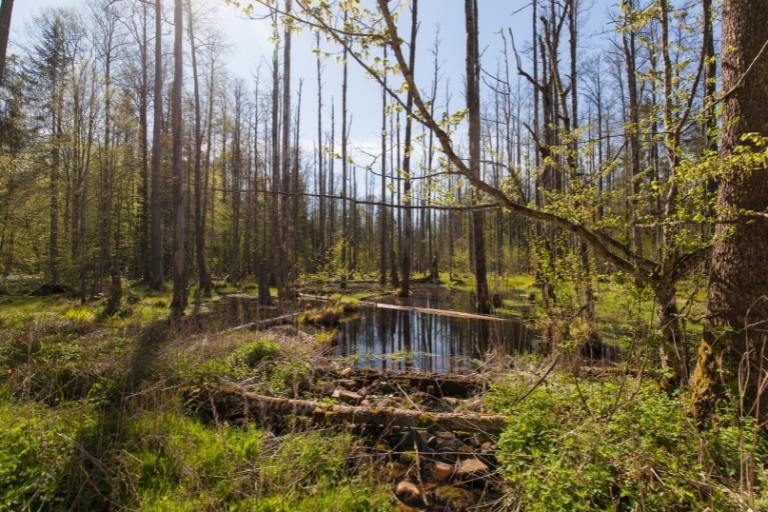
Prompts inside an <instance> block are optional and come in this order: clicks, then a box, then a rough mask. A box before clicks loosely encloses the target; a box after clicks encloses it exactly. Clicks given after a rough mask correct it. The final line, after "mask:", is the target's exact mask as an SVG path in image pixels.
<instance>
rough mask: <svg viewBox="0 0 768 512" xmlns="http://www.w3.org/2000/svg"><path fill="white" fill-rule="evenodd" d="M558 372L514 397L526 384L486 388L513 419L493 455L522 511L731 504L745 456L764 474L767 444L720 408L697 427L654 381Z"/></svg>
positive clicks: (732, 507) (735, 500)
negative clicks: (581, 379)
mask: <svg viewBox="0 0 768 512" xmlns="http://www.w3.org/2000/svg"><path fill="white" fill-rule="evenodd" d="M565 379H566V378H565V377H561V378H553V379H552V380H551V382H550V384H551V385H547V386H540V387H539V388H537V389H536V390H535V391H534V392H533V393H531V394H530V395H529V396H528V397H526V398H525V399H524V400H522V402H520V403H519V404H516V400H517V398H518V397H520V396H522V394H523V393H524V392H525V391H526V390H527V389H528V385H529V384H528V383H520V382H518V383H516V384H511V385H505V386H499V387H497V388H496V389H495V390H494V391H493V393H492V396H491V403H492V404H493V406H494V407H495V408H496V409H497V410H500V411H503V412H504V413H506V414H508V415H509V418H510V423H509V427H508V428H507V429H506V430H505V432H504V433H503V434H502V436H501V438H500V440H499V449H500V453H499V458H500V462H501V469H502V473H503V475H504V477H505V479H506V480H507V481H508V482H509V484H510V486H511V491H512V492H511V499H512V500H513V501H514V502H515V503H516V505H517V506H519V507H520V508H522V509H524V510H527V511H542V512H543V511H548V510H584V511H587V510H589V511H594V510H680V511H683V510H702V509H705V508H709V509H711V510H735V509H738V508H739V507H740V506H741V505H742V502H741V501H740V500H741V498H743V496H740V495H739V492H738V489H739V480H738V478H739V475H740V464H741V463H742V462H743V461H744V456H745V455H748V456H750V457H754V460H755V461H756V464H758V465H759V466H758V468H757V470H758V471H757V472H758V474H762V471H763V468H762V466H761V464H762V463H761V462H760V461H761V460H763V459H762V457H763V455H764V454H765V445H764V443H763V442H757V441H755V440H756V439H760V438H759V437H758V436H756V435H755V431H754V427H753V426H752V425H751V423H749V422H747V423H746V424H744V423H742V424H740V423H739V421H737V419H736V418H735V417H734V415H733V414H730V413H728V412H727V411H723V412H722V413H721V416H720V418H719V419H720V421H719V426H718V427H717V428H716V429H713V430H711V431H707V432H699V431H698V430H697V428H696V426H695V425H694V424H693V423H692V421H691V420H690V419H689V418H688V417H687V415H686V408H685V399H684V398H681V397H680V396H670V395H668V394H667V393H665V392H663V391H662V390H661V389H659V388H658V387H657V386H656V385H655V384H652V383H645V382H639V381H636V380H634V379H629V380H628V381H627V383H625V384H624V385H622V384H621V383H619V382H615V381H608V382H590V383H582V384H580V385H577V384H575V383H574V382H573V381H572V380H571V381H566V380H565Z"/></svg>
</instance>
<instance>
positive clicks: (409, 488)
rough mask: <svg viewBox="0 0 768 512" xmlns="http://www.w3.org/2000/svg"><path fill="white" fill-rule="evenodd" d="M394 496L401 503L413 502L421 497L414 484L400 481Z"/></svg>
mask: <svg viewBox="0 0 768 512" xmlns="http://www.w3.org/2000/svg"><path fill="white" fill-rule="evenodd" d="M395 494H397V497H398V498H400V499H401V500H403V501H413V500H416V499H419V498H420V497H421V491H420V490H419V488H418V487H416V484H414V483H413V482H410V481H408V480H401V481H400V482H399V483H398V484H397V486H396V487H395Z"/></svg>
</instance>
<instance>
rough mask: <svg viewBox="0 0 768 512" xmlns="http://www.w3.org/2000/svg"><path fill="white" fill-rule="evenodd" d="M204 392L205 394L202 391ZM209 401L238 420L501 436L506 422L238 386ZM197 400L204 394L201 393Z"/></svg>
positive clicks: (215, 392)
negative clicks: (301, 420)
mask: <svg viewBox="0 0 768 512" xmlns="http://www.w3.org/2000/svg"><path fill="white" fill-rule="evenodd" d="M201 391H202V390H201ZM204 394H208V396H209V399H202V400H199V401H198V403H199V404H200V406H202V407H203V408H206V407H207V406H209V404H208V402H209V401H210V402H211V404H210V405H211V406H213V407H214V411H211V413H214V412H215V414H216V415H217V416H218V417H220V418H221V417H225V418H229V419H238V418H242V417H244V416H245V417H247V416H249V413H250V416H253V415H254V414H258V413H261V414H263V415H266V416H274V417H278V418H281V419H282V420H285V418H287V417H289V416H304V417H307V418H311V419H312V420H313V421H315V422H317V423H331V424H337V425H346V424H351V425H369V426H376V427H383V428H391V427H398V428H415V429H425V430H433V431H448V432H467V431H471V432H480V433H485V434H499V433H501V432H502V431H503V430H504V428H505V426H506V422H507V419H506V418H505V417H504V416H498V415H491V414H463V413H440V412H423V411H421V412H420V411H414V410H408V409H396V408H386V409H383V408H378V407H363V406H353V405H337V404H329V403H323V402H316V401H314V400H300V399H290V398H278V397H272V396H264V395H259V394H256V393H251V392H249V391H247V390H245V389H242V388H238V387H235V386H230V387H217V388H209V389H208V390H206V391H205V392H204ZM198 398H202V394H201V393H200V392H198Z"/></svg>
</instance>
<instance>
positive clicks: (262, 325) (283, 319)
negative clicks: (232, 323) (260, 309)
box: [217, 311, 302, 334]
mask: <svg viewBox="0 0 768 512" xmlns="http://www.w3.org/2000/svg"><path fill="white" fill-rule="evenodd" d="M301 313H302V311H298V312H296V313H289V314H287V315H281V316H276V317H274V318H266V319H264V320H257V321H256V322H249V323H247V324H242V325H238V326H236V327H232V328H230V329H226V330H224V331H221V332H219V333H217V334H228V333H231V332H236V331H244V330H246V329H251V330H254V331H256V330H259V329H269V328H270V327H275V326H278V325H283V324H289V323H291V322H293V321H294V320H295V319H296V318H298V316H299V315H300V314H301Z"/></svg>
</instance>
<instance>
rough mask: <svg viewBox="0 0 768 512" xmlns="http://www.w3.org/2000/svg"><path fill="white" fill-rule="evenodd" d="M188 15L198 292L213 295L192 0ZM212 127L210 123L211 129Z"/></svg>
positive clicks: (208, 295)
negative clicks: (208, 265) (207, 261)
mask: <svg viewBox="0 0 768 512" xmlns="http://www.w3.org/2000/svg"><path fill="white" fill-rule="evenodd" d="M187 13H188V14H187V16H188V17H189V21H188V27H187V29H188V31H189V44H190V49H191V52H190V56H191V57H192V81H193V90H194V101H195V148H194V159H195V163H194V166H195V170H194V175H195V255H196V259H197V279H198V293H200V294H202V295H203V296H205V297H210V296H211V278H210V276H209V275H208V269H207V268H206V265H205V230H204V225H203V197H202V196H203V190H202V189H203V184H202V176H201V167H202V156H203V155H202V153H203V133H202V127H201V125H202V119H201V117H202V116H201V112H200V80H199V75H198V71H197V42H196V41H195V28H194V16H193V14H192V0H187ZM211 129H212V127H211V126H210V124H209V125H208V130H209V131H210V130H211Z"/></svg>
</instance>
